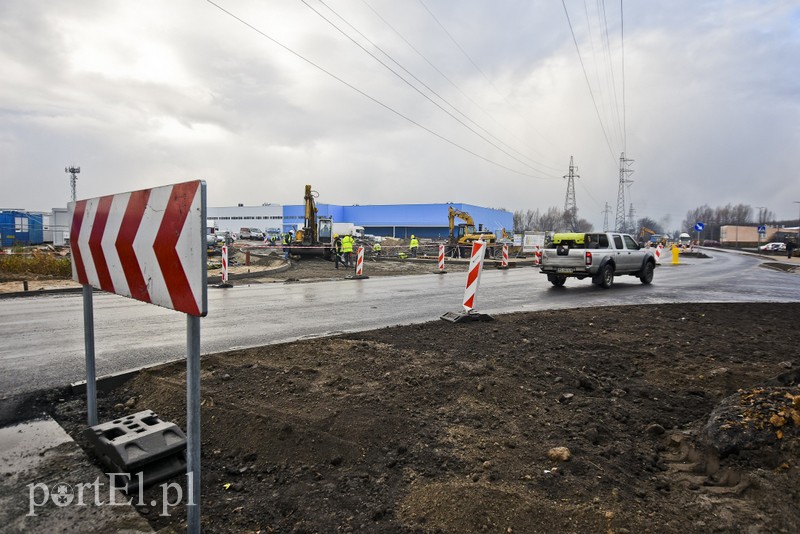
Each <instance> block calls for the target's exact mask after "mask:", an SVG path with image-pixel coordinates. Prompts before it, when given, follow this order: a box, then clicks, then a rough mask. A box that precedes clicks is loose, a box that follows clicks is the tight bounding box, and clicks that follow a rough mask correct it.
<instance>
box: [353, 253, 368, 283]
mask: <svg viewBox="0 0 800 534" xmlns="http://www.w3.org/2000/svg"><path fill="white" fill-rule="evenodd" d="M350 278H352V279H353V280H363V279H365V278H369V276H364V247H363V246H362V247H358V254H357V256H356V274H355V276H352V277H350Z"/></svg>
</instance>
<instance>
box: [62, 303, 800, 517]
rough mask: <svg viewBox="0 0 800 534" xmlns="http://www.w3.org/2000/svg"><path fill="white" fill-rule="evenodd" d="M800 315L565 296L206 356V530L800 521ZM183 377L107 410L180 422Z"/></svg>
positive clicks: (115, 400)
mask: <svg viewBox="0 0 800 534" xmlns="http://www.w3.org/2000/svg"><path fill="white" fill-rule="evenodd" d="M799 314H800V304H725V305H718V304H692V305H688V304H686V305H685V304H680V305H660V306H632V307H623V308H596V309H579V310H560V311H547V312H537V313H524V314H510V315H504V316H499V317H497V318H496V320H495V321H493V322H487V323H472V324H453V323H448V322H445V321H438V322H433V323H427V324H422V325H414V326H406V327H394V328H386V329H381V330H376V331H372V332H364V333H359V334H352V335H344V336H338V337H332V338H324V339H314V340H308V341H302V342H297V343H291V344H283V345H275V346H267V347H261V348H254V349H248V350H240V351H234V352H230V353H225V354H218V355H213V356H208V357H204V359H203V375H202V399H203V402H202V410H203V412H202V414H203V427H202V483H203V496H202V499H203V501H202V514H203V525H204V532H225V533H227V532H237V533H238V532H258V531H260V532H262V533H263V532H402V533H405V532H450V533H465V532H502V533H509V532H520V533H521V532H524V533H530V532H548V533H553V532H668V533H672V532H674V533H685V532H797V528H798V525H800V485H798V482H797V481H798V474H800V469H799V467H800V447H799V445H800V439H798V435H799V434H798V424H799V423H800V421H799V420H798V417H797V410H798V405H797V399H798V398H800V397H798V395H800V389H799V388H798V386H797V382H796V379H797V373H796V371H795V370H796V369H797V365H798V363H800V362H798V361H797V348H798V345H799V344H800V334H798V330H797V324H796V318H797V317H798V316H799ZM778 375H781V377H780V378H777V377H778ZM184 380H185V366H184V365H183V364H180V365H169V366H165V367H161V368H157V369H153V370H150V371H147V372H145V373H142V374H141V375H140V376H139V377H138V378H136V379H135V380H133V381H132V382H129V383H128V384H126V385H125V386H122V387H121V388H119V389H117V390H115V391H113V392H112V393H110V394H106V395H101V405H100V418H101V420H108V419H112V418H114V417H118V416H120V415H122V414H124V413H128V412H134V411H140V410H144V409H152V410H155V411H156V412H157V413H158V414H159V415H160V416H161V417H162V419H165V420H168V421H173V422H175V423H177V424H179V425H180V426H181V427H182V428H185V382H184ZM55 395H61V396H62V397H63V396H64V393H63V392H59V393H56V394H55ZM62 400H64V402H54V403H52V405H49V406H48V407H47V409H48V410H49V411H50V412H52V413H53V415H54V417H56V418H57V420H59V422H61V424H62V425H64V426H65V428H67V429H68V430H69V431H70V432H71V433H72V434H73V436H75V437H76V439H78V441H79V442H80V443H82V444H85V442H84V441H83V438H82V437H81V436H80V435H79V432H80V430H81V429H82V426H83V424H84V420H85V407H84V404H83V401H82V399H80V398H76V397H67V398H66V399H63V398H62ZM90 454H91V453H90ZM150 499H155V500H157V501H159V502H160V499H161V494H160V490H158V491H156V489H154V490H152V491H151V493H150V494H148V495H147V497H146V499H145V500H146V501H147V502H149V501H150ZM159 510H160V505H159V506H152V507H151V506H148V507H143V508H140V512H141V513H142V514H143V515H144V516H145V517H147V518H148V519H149V520H150V521H151V523H152V524H153V525H154V527H156V528H164V529H171V528H174V529H175V530H178V531H180V530H181V529H182V528H183V525H182V524H181V521H182V520H183V519H184V518H185V510H183V509H182V508H176V509H174V510H173V511H172V514H171V515H170V516H169V517H160V516H159V515H158V512H159Z"/></svg>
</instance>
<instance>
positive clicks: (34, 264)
mask: <svg viewBox="0 0 800 534" xmlns="http://www.w3.org/2000/svg"><path fill="white" fill-rule="evenodd" d="M0 273H2V274H4V275H5V276H6V277H8V275H16V276H19V277H23V276H31V275H38V276H50V277H53V278H70V277H71V276H72V262H71V260H70V258H68V257H67V258H63V257H60V256H55V255H53V254H45V253H42V252H38V251H37V252H33V253H31V254H19V253H12V254H3V255H0Z"/></svg>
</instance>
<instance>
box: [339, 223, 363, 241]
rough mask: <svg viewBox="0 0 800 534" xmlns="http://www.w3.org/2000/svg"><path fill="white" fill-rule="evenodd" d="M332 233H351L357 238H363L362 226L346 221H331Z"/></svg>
mask: <svg viewBox="0 0 800 534" xmlns="http://www.w3.org/2000/svg"><path fill="white" fill-rule="evenodd" d="M333 233H334V234H339V235H340V236H344V235H348V234H350V235H352V236H353V237H357V238H359V239H363V237H364V227H363V226H357V225H355V224H353V223H347V222H335V223H333Z"/></svg>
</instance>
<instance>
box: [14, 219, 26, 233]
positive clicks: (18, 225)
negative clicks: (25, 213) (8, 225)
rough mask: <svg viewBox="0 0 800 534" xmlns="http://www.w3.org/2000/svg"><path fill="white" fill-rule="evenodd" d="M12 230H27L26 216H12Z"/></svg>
mask: <svg viewBox="0 0 800 534" xmlns="http://www.w3.org/2000/svg"><path fill="white" fill-rule="evenodd" d="M14 231H15V232H27V231H28V218H27V217H14Z"/></svg>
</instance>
